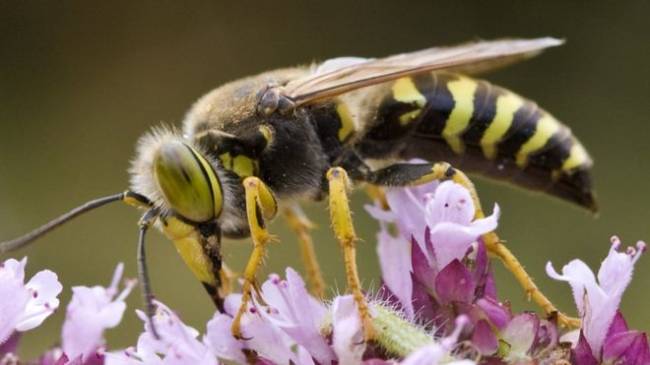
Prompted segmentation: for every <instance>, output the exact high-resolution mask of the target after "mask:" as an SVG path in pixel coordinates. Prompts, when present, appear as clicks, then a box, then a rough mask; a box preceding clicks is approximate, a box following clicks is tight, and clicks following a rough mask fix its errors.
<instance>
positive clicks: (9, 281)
mask: <svg viewBox="0 0 650 365" xmlns="http://www.w3.org/2000/svg"><path fill="white" fill-rule="evenodd" d="M26 264H27V258H23V259H22V260H21V261H17V260H15V259H8V260H6V261H5V262H4V263H2V264H0V344H2V343H4V342H5V341H7V340H8V339H9V337H10V336H11V335H12V334H13V333H14V331H18V332H24V331H27V330H30V329H32V328H34V327H37V326H39V325H40V324H41V323H43V321H44V320H45V319H46V318H47V317H48V316H50V315H51V314H52V313H53V312H54V311H55V310H56V309H57V308H58V307H59V299H57V296H58V295H59V294H60V293H61V290H62V289H63V287H62V286H61V283H60V282H59V280H58V278H57V276H56V274H55V273H53V272H52V271H49V270H43V271H39V272H38V273H37V274H36V275H34V276H33V277H32V278H31V279H30V280H29V281H28V282H27V283H26V284H25V265H26Z"/></svg>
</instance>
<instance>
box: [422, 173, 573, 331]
mask: <svg viewBox="0 0 650 365" xmlns="http://www.w3.org/2000/svg"><path fill="white" fill-rule="evenodd" d="M440 179H451V180H452V181H454V182H456V183H457V184H460V185H462V186H464V187H465V188H466V189H467V190H468V191H469V193H470V195H471V197H472V201H473V202H474V207H475V208H476V211H475V214H474V215H475V218H477V219H478V218H483V217H485V214H484V213H483V209H482V208H481V202H480V200H479V198H478V194H477V193H476V189H475V188H474V184H473V183H472V181H471V180H470V179H469V178H468V177H467V175H465V174H464V173H463V172H462V171H460V170H458V169H454V168H453V167H452V166H451V165H450V164H448V163H446V162H441V163H437V164H435V165H434V166H433V168H432V173H431V174H429V175H426V176H423V177H422V178H420V179H419V180H417V181H416V182H415V183H414V184H413V185H417V184H423V183H426V182H429V181H432V180H440ZM482 238H483V242H484V243H485V248H486V249H487V251H488V252H489V253H490V254H492V255H494V256H496V257H498V258H499V259H500V260H501V262H503V265H504V266H505V267H506V268H507V269H508V270H509V271H510V272H511V273H512V274H513V276H514V277H515V279H516V280H517V281H518V282H519V284H520V285H521V286H522V287H523V288H524V290H525V291H526V296H527V299H528V300H531V299H532V300H533V301H535V303H537V305H539V306H540V307H541V308H542V309H543V310H544V312H545V313H546V314H547V315H549V316H551V315H556V316H557V320H558V323H559V324H560V325H561V326H563V327H569V328H574V327H576V328H577V327H580V320H579V319H577V318H572V317H569V316H567V315H566V314H564V313H562V312H560V311H559V310H558V309H557V308H556V307H555V306H554V305H553V303H552V302H551V301H550V300H549V299H548V298H547V297H546V296H545V295H544V294H543V293H542V292H541V291H540V290H539V288H537V285H535V282H533V278H532V277H531V276H530V275H529V274H528V273H527V272H526V270H525V269H524V267H523V265H522V264H521V263H520V262H519V260H517V258H516V257H515V255H513V254H512V252H510V250H509V249H508V248H507V247H506V246H505V245H504V244H503V243H502V241H501V240H500V239H499V236H497V234H496V233H494V232H490V233H487V234H485V235H483V237H482Z"/></svg>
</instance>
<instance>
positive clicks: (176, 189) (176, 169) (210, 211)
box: [153, 141, 223, 223]
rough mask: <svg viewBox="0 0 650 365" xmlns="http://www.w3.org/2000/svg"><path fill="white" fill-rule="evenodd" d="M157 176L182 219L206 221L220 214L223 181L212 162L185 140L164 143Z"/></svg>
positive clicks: (169, 201) (156, 168)
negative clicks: (220, 181)
mask: <svg viewBox="0 0 650 365" xmlns="http://www.w3.org/2000/svg"><path fill="white" fill-rule="evenodd" d="M153 168H154V176H155V178H156V181H157V182H158V186H159V187H160V190H161V191H162V193H163V196H164V197H165V200H166V201H167V203H168V204H169V206H170V207H171V209H172V210H173V211H174V213H176V214H177V215H179V216H180V217H181V218H185V219H186V220H189V221H191V222H195V223H203V222H207V221H210V220H213V219H215V218H217V217H218V216H219V214H220V213H221V209H222V206H223V198H222V192H221V184H220V183H219V179H218V177H217V174H216V173H215V171H214V170H213V168H212V166H211V165H210V163H208V161H207V160H206V159H205V158H204V157H203V156H201V154H200V153H198V152H197V151H196V150H194V149H193V148H192V147H190V146H188V145H187V144H185V143H183V142H181V141H171V142H167V143H164V144H163V145H161V146H160V148H159V149H158V151H157V152H156V156H155V158H154V166H153Z"/></svg>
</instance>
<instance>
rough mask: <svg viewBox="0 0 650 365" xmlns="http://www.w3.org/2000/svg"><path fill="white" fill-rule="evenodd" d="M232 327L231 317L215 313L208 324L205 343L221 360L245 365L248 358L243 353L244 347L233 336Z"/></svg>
mask: <svg viewBox="0 0 650 365" xmlns="http://www.w3.org/2000/svg"><path fill="white" fill-rule="evenodd" d="M231 325H232V318H231V317H230V316H227V315H225V314H221V313H218V312H217V313H215V315H214V317H212V319H211V320H210V321H209V322H208V324H207V331H206V334H205V338H204V342H205V343H206V344H207V345H208V346H210V348H211V349H212V351H213V352H214V353H215V354H216V355H217V357H219V358H220V359H224V360H229V361H234V362H237V363H240V364H245V363H246V356H244V353H243V352H242V350H243V348H244V346H243V344H242V343H241V342H239V341H237V340H236V339H235V338H234V337H233V336H232V332H231V330H230V327H231Z"/></svg>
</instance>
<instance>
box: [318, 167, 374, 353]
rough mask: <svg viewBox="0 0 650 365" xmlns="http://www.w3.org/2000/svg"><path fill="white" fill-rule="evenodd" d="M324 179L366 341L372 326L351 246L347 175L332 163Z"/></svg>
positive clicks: (354, 253)
mask: <svg viewBox="0 0 650 365" xmlns="http://www.w3.org/2000/svg"><path fill="white" fill-rule="evenodd" d="M327 180H328V181H329V205H330V220H331V222H332V228H333V229H334V234H335V235H336V239H337V240H338V241H339V244H340V245H341V249H342V250H343V262H344V265H345V276H346V278H347V284H348V288H349V290H350V291H351V292H352V296H353V297H354V301H355V302H356V304H357V309H358V311H359V315H360V316H361V323H362V324H363V334H364V339H365V340H366V341H369V340H372V339H373V338H374V337H375V328H374V326H373V324H372V318H371V315H370V309H369V307H368V302H367V301H366V297H365V296H364V294H363V292H362V291H361V283H360V281H359V273H358V269H357V260H356V246H355V243H356V241H357V235H356V233H355V231H354V226H353V224H352V215H351V213H350V206H349V203H348V195H347V188H348V185H349V180H348V175H347V173H346V172H345V170H344V169H342V168H340V167H333V168H331V169H330V170H329V171H328V172H327Z"/></svg>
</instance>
